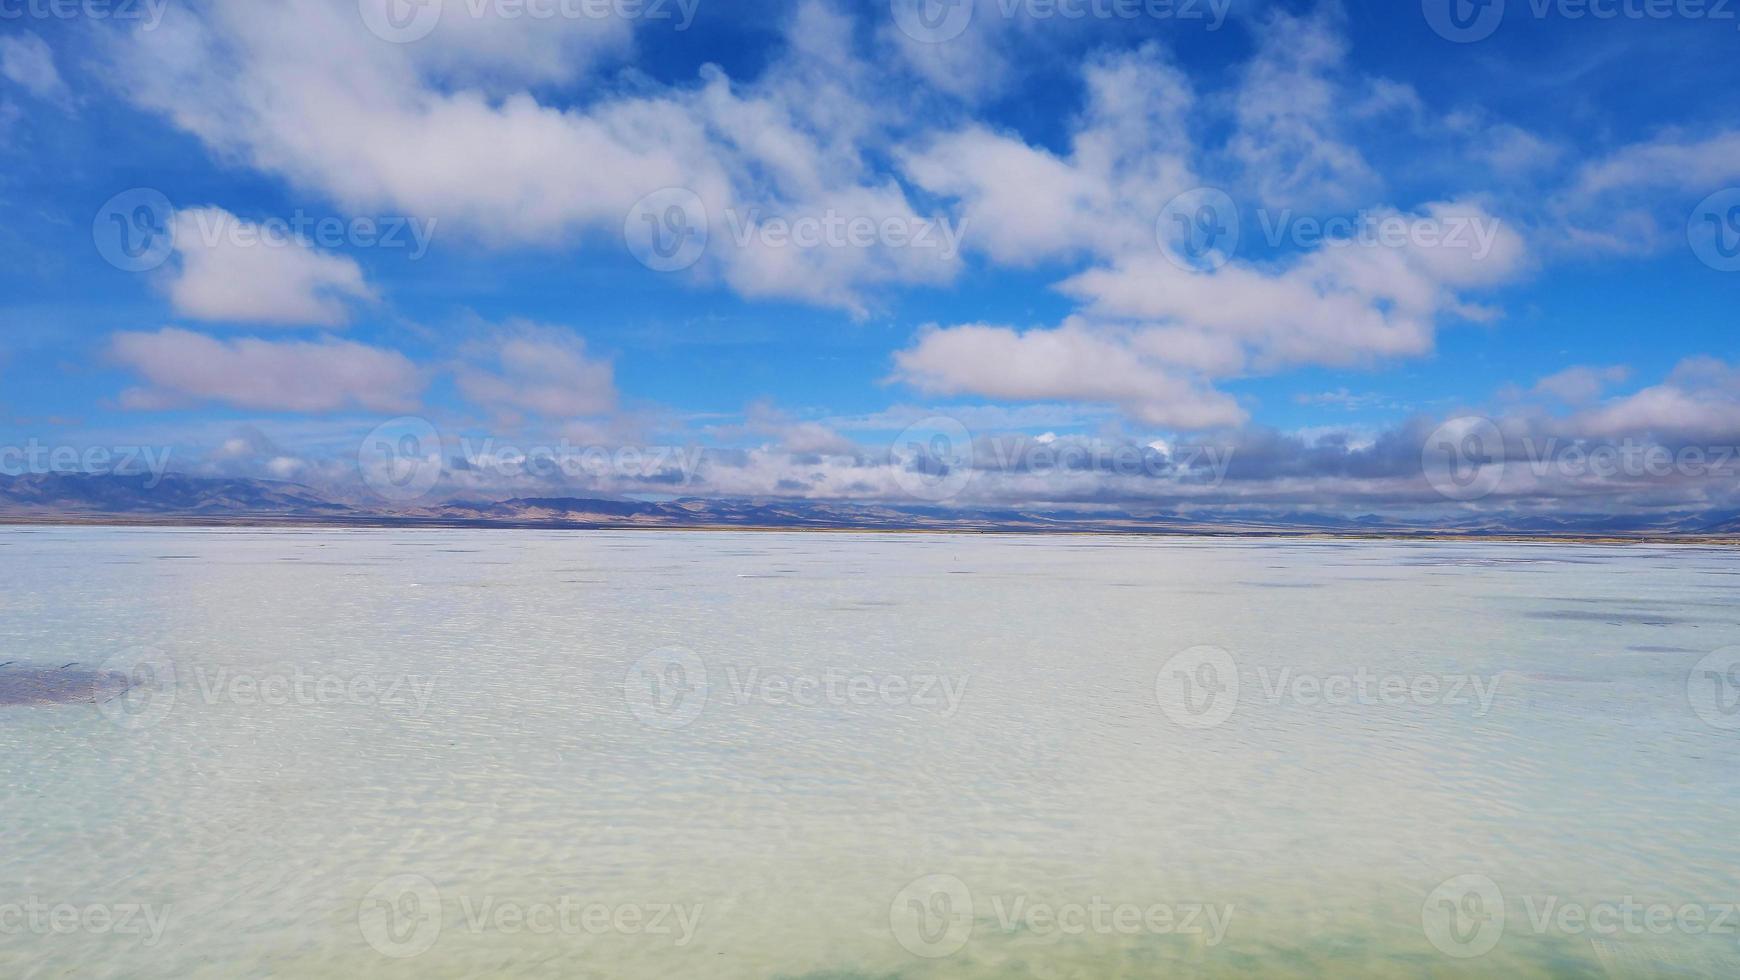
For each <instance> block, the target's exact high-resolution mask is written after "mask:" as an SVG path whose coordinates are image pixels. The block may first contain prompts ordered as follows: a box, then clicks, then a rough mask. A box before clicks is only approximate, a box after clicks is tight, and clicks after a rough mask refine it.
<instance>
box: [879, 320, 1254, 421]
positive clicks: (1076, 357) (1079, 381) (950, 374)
mask: <svg viewBox="0 0 1740 980" xmlns="http://www.w3.org/2000/svg"><path fill="white" fill-rule="evenodd" d="M1141 339H1142V338H1141V336H1140V335H1139V334H1136V333H1133V332H1130V331H1119V330H1094V329H1091V328H1089V327H1086V326H1083V325H1080V324H1066V325H1064V326H1062V327H1059V328H1057V329H1055V330H1028V331H1020V330H1017V329H1014V328H1012V327H1006V326H996V325H991V324H982V323H975V324H963V325H960V326H953V327H934V326H933V327H930V328H927V329H926V330H925V331H923V332H922V333H920V335H919V337H918V340H917V341H916V342H915V343H914V344H913V345H912V346H911V347H909V348H907V349H905V350H903V351H900V352H898V353H896V354H895V356H894V362H895V367H896V377H897V378H898V379H899V380H901V381H904V382H906V383H907V384H910V385H913V386H914V387H916V388H918V389H920V390H922V391H927V392H932V393H936V394H945V395H954V394H973V395H981V396H984V397H986V398H998V399H1012V400H1019V401H1088V402H1104V403H1110V404H1113V405H1116V406H1118V407H1119V408H1121V409H1123V410H1124V411H1126V412H1127V413H1129V415H1130V416H1131V417H1133V418H1136V419H1139V420H1141V421H1142V422H1145V423H1147V424H1150V425H1159V426H1170V427H1173V428H1180V429H1205V428H1213V427H1217V426H1225V425H1234V424H1237V423H1239V422H1241V421H1243V420H1244V417H1245V413H1244V411H1243V410H1242V409H1240V408H1239V406H1238V403H1237V402H1236V401H1234V400H1233V399H1232V398H1231V397H1229V396H1227V395H1225V394H1222V393H1220V392H1216V391H1211V390H1208V389H1206V388H1204V387H1202V386H1200V385H1198V384H1196V383H1194V382H1193V381H1192V380H1191V379H1190V377H1189V376H1188V375H1187V374H1185V373H1184V372H1180V371H1175V370H1172V369H1169V368H1168V367H1167V366H1166V365H1165V364H1164V363H1162V362H1161V361H1160V360H1159V359H1158V358H1156V357H1154V356H1153V354H1152V352H1150V351H1149V350H1147V349H1145V346H1144V345H1143V344H1142V343H1141Z"/></svg>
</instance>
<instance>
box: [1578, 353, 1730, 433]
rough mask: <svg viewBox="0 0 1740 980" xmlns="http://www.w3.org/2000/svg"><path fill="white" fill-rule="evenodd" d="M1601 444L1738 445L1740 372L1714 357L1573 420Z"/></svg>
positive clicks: (1687, 363)
mask: <svg viewBox="0 0 1740 980" xmlns="http://www.w3.org/2000/svg"><path fill="white" fill-rule="evenodd" d="M1571 424H1572V425H1573V426H1574V427H1575V428H1576V430H1577V431H1579V432H1581V433H1583V434H1587V435H1591V436H1597V437H1601V438H1610V439H1612V438H1624V437H1628V436H1629V437H1642V436H1653V437H1655V438H1658V439H1671V440H1686V439H1710V440H1716V441H1720V442H1723V443H1725V444H1727V445H1730V446H1731V445H1733V443H1734V440H1736V439H1740V367H1736V366H1734V365H1730V364H1727V363H1726V362H1723V361H1720V360H1717V359H1716V358H1713V357H1692V358H1687V359H1686V360H1683V361H1681V362H1680V363H1679V364H1678V365H1677V366H1676V367H1675V368H1674V370H1673V373H1672V374H1670V375H1669V376H1668V377H1667V379H1666V380H1665V381H1664V382H1663V383H1661V384H1659V385H1652V386H1650V387H1648V388H1644V389H1642V390H1640V391H1638V392H1635V393H1634V394H1631V395H1627V396H1625V397H1623V398H1617V399H1614V400H1612V401H1609V402H1607V403H1605V404H1603V405H1601V406H1599V407H1597V408H1593V409H1590V410H1588V411H1587V412H1584V413H1583V414H1581V415H1579V416H1576V417H1574V418H1573V420H1572V423H1571Z"/></svg>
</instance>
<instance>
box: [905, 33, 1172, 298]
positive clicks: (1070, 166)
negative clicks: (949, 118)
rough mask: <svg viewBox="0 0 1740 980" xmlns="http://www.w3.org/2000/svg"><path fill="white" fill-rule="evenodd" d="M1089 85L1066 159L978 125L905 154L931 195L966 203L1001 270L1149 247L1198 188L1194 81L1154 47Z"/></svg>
mask: <svg viewBox="0 0 1740 980" xmlns="http://www.w3.org/2000/svg"><path fill="white" fill-rule="evenodd" d="M1083 84H1084V86H1085V88H1086V95H1087V107H1086V109H1085V111H1084V112H1083V114H1082V117H1081V119H1080V120H1079V121H1078V125H1077V127H1076V129H1075V132H1074V134H1073V136H1072V138H1071V143H1070V152H1069V154H1068V155H1067V156H1058V155H1056V154H1053V153H1052V152H1050V151H1048V150H1046V149H1044V148H1040V147H1033V146H1029V145H1028V144H1027V143H1025V142H1023V141H1022V140H1021V139H1020V138H1019V137H1017V136H1015V135H1011V134H1004V133H996V132H992V131H991V130H989V129H986V128H984V127H981V126H976V125H975V126H969V127H967V128H965V129H962V130H959V131H955V132H951V133H946V134H942V135H938V136H935V137H933V138H930V139H929V140H927V141H925V142H923V143H921V144H916V145H914V146H912V147H909V148H908V149H906V150H905V151H904V152H903V154H902V167H903V169H904V170H905V172H906V174H907V176H908V177H910V178H911V179H912V180H913V181H914V182H916V183H917V184H918V185H919V186H920V187H923V188H924V189H925V190H927V191H929V192H931V193H933V194H940V195H944V196H947V197H951V198H955V199H958V200H959V202H960V207H961V211H962V213H963V215H964V217H965V218H966V220H967V221H968V222H969V223H970V225H971V228H972V235H971V237H970V239H969V243H970V245H971V246H972V247H973V248H975V249H977V250H979V251H982V252H984V253H985V254H987V255H989V256H991V257H992V258H994V259H996V260H998V261H1000V262H1009V263H1017V264H1024V263H1030V262H1034V261H1038V260H1041V259H1048V258H1059V257H1069V256H1071V255H1074V254H1077V253H1085V254H1094V255H1106V254H1112V253H1116V252H1119V251H1123V250H1126V249H1129V248H1134V247H1140V246H1141V245H1142V244H1144V243H1147V244H1152V242H1153V241H1154V220H1155V218H1156V217H1157V216H1158V215H1159V214H1160V210H1161V208H1163V207H1164V206H1165V204H1166V202H1167V201H1168V200H1170V199H1171V198H1173V197H1175V196H1176V195H1178V194H1180V193H1182V192H1183V191H1185V190H1187V189H1189V188H1191V187H1193V186H1194V185H1195V184H1196V183H1197V178H1196V177H1195V176H1194V174H1193V173H1192V170H1191V167H1190V160H1189V157H1190V151H1191V144H1190V139H1189V136H1188V134H1187V132H1186V129H1185V120H1186V114H1187V113H1188V111H1189V110H1190V108H1191V106H1192V104H1193V103H1194V100H1195V95H1194V93H1193V91H1192V89H1191V86H1190V82H1189V80H1188V79H1187V78H1185V76H1184V74H1183V73H1182V72H1180V71H1179V70H1178V69H1177V68H1176V67H1175V66H1174V65H1172V64H1171V63H1170V61H1169V60H1168V59H1167V58H1166V57H1165V56H1164V54H1163V52H1162V51H1161V50H1160V49H1159V48H1158V47H1157V46H1155V45H1148V46H1145V47H1143V48H1141V49H1140V50H1138V51H1136V52H1132V53H1128V54H1120V55H1113V56H1108V57H1103V58H1100V59H1097V60H1095V61H1093V62H1090V63H1089V64H1088V65H1087V67H1086V68H1085V69H1084V72H1083Z"/></svg>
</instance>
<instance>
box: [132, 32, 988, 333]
mask: <svg viewBox="0 0 1740 980" xmlns="http://www.w3.org/2000/svg"><path fill="white" fill-rule="evenodd" d="M451 6H453V5H452V4H449V7H451ZM450 13H451V11H449V14H450ZM450 20H452V21H453V22H454V23H456V24H457V23H464V22H465V21H466V18H465V17H464V16H461V17H459V18H452V17H450V16H449V15H447V14H444V16H443V18H442V20H441V25H442V27H441V28H440V30H441V31H445V30H447V29H448V27H447V25H448V23H449V21H450ZM851 27H852V25H851V23H850V21H849V20H848V19H846V18H844V17H842V16H840V15H837V14H835V13H833V12H831V11H829V10H827V9H826V8H824V7H822V6H820V5H819V4H816V3H808V4H804V5H802V6H800V7H799V8H798V10H797V12H796V14H795V16H794V18H793V21H792V24H791V26H790V29H789V31H788V34H787V44H786V50H785V52H784V56H783V57H781V58H776V59H775V60H774V62H773V63H772V65H771V66H770V67H769V68H768V69H767V70H766V72H765V73H764V74H763V75H762V76H761V77H760V78H758V79H756V80H755V81H753V82H751V83H748V84H742V83H736V82H734V81H733V80H731V79H729V78H727V77H726V76H725V75H724V73H723V72H722V71H720V70H718V69H716V68H712V67H709V68H706V69H704V70H703V72H702V79H701V82H700V84H699V85H698V86H694V87H686V88H660V87H656V86H650V85H648V86H643V87H642V88H641V89H640V90H639V92H640V93H642V94H634V95H616V94H612V93H611V92H609V91H608V90H606V91H603V92H602V93H600V94H598V95H597V97H596V98H595V99H594V100H593V101H591V102H590V103H589V104H587V105H584V106H576V107H571V108H558V107H556V106H554V105H551V104H546V103H544V102H541V101H540V100H539V99H538V98H537V97H536V96H534V95H533V94H531V93H530V92H528V91H525V90H521V89H515V88H514V87H513V86H512V85H511V84H509V83H512V82H515V81H535V80H537V79H539V78H545V77H547V76H548V75H549V72H548V71H545V70H543V69H539V68H536V67H535V66H534V68H532V69H530V70H529V72H516V71H514V70H512V69H511V68H509V67H507V64H506V63H507V62H508V61H509V60H511V57H512V56H514V55H515V54H516V53H517V49H516V48H515V47H514V46H513V45H514V44H515V43H517V40H512V39H509V38H508V35H504V34H500V33H499V32H501V31H504V30H507V29H505V28H499V27H482V26H475V27H466V28H464V29H463V30H464V31H465V33H462V34H455V35H454V36H453V37H452V38H450V39H449V41H448V42H442V43H439V44H437V45H436V46H435V47H433V48H426V47H425V45H424V44H423V43H422V42H419V43H416V44H403V45H391V44H386V43H384V42H382V41H380V40H379V39H378V38H376V37H374V36H373V35H371V34H369V32H368V31H366V30H364V29H363V27H362V25H361V23H360V21H359V19H358V17H357V9H356V4H355V3H354V2H348V0H285V2H282V3H272V4H259V3H254V2H251V0H249V2H242V0H219V2H214V3H212V4H209V5H207V6H205V7H202V8H199V9H198V10H193V9H184V8H180V7H177V8H174V9H172V10H171V11H170V12H169V13H168V15H167V16H166V17H165V20H164V23H163V24H162V25H161V26H160V27H159V28H158V29H157V30H154V31H151V32H148V33H139V34H135V35H133V36H132V37H131V38H130V39H129V40H128V42H127V43H126V44H124V45H116V46H115V48H114V59H115V62H116V64H117V67H118V69H119V71H120V73H121V76H122V79H123V81H124V83H125V85H126V91H127V94H128V95H129V97H131V98H133V99H134V100H135V101H137V102H138V103H140V104H141V105H143V106H146V107H148V108H151V109H154V110H157V111H159V112H162V113H163V114H164V115H166V116H168V117H169V118H170V119H171V120H173V121H174V123H175V124H176V125H178V126H180V127H181V128H183V129H185V130H187V131H189V132H192V133H194V134H196V135H197V136H198V137H199V138H200V139H202V140H203V141H205V142H206V143H207V144H208V145H209V146H210V147H211V148H212V149H213V150H215V151H217V152H219V153H222V154H224V155H226V156H232V157H236V158H239V159H242V160H245V161H247V162H248V163H250V164H252V165H253V166H255V167H257V168H259V169H262V170H265V171H268V172H271V173H276V174H281V175H283V176H285V177H287V178H288V179H290V180H291V181H293V182H294V183H295V184H297V185H298V186H300V187H303V188H307V189H310V190H313V191H315V192H318V193H322V194H326V195H328V196H330V197H332V198H333V199H335V200H336V201H337V202H338V203H339V204H340V205H341V206H343V207H345V208H347V209H349V210H351V211H352V212H353V213H366V212H370V211H377V212H378V211H382V210H392V211H398V212H402V213H405V214H410V215H416V216H419V217H423V218H436V219H438V220H439V221H440V223H441V224H442V226H443V227H451V228H454V229H455V230H457V231H462V232H464V233H468V234H470V235H473V236H475V237H477V238H479V239H481V240H482V241H484V242H485V243H488V244H493V245H516V244H522V243H529V244H536V245H562V244H567V243H569V242H571V241H572V240H574V239H576V238H579V237H584V236H588V235H591V236H596V237H600V238H602V239H603V240H605V241H609V242H611V243H612V244H613V247H618V248H620V247H621V245H620V241H621V236H622V233H623V224H624V220H625V219H626V218H627V217H628V215H629V213H630V210H631V208H632V207H633V205H634V204H635V202H636V201H637V200H639V199H640V198H642V197H643V196H645V195H647V194H649V193H651V192H653V191H655V190H659V189H661V188H666V187H686V188H688V189H690V190H692V191H693V192H695V194H697V195H698V196H699V197H700V199H701V201H702V202H703V203H704V205H705V206H706V208H707V211H708V216H709V218H710V220H711V226H712V231H713V234H712V236H711V241H710V243H709V246H708V251H707V255H706V258H705V260H704V262H703V264H702V266H701V267H700V269H701V272H702V274H703V275H714V276H718V277H721V278H723V279H724V280H725V281H726V282H727V283H728V284H730V285H731V286H732V287H733V288H735V289H737V290H739V291H740V292H742V293H743V294H745V295H749V296H757V297H783V298H796V299H799V300H803V301H806V302H810V303H815V304H819V305H825V306H834V307H840V308H844V309H848V310H851V311H853V312H860V313H861V312H864V311H865V310H866V293H865V287H867V286H874V285H878V284H883V283H902V282H920V283H940V282H946V281H948V280H949V279H950V278H952V277H953V275H954V274H955V272H956V270H957V268H958V265H959V260H958V257H956V256H952V255H942V254H940V253H939V252H937V251H936V250H926V249H916V248H894V247H884V246H882V245H877V246H874V247H829V246H824V247H814V248H799V247H783V248H767V247H763V246H762V245H761V244H760V242H759V240H758V239H752V240H751V242H750V243H749V244H747V245H744V246H739V245H738V244H737V243H736V242H735V241H734V240H733V236H732V235H731V234H730V232H729V229H728V228H727V224H726V214H727V212H728V211H730V212H732V213H735V214H737V215H739V216H749V215H751V214H752V213H758V214H759V216H760V217H762V218H766V217H773V216H778V217H784V218H787V219H792V218H797V217H806V216H809V217H818V218H819V217H822V216H824V215H826V214H828V213H830V212H831V213H837V214H840V215H844V216H847V217H858V216H862V217H866V218H870V219H872V220H874V221H878V222H880V221H882V220H884V219H892V220H896V221H901V222H905V223H907V224H913V223H916V222H917V221H919V219H920V218H921V217H922V216H921V215H919V214H917V213H916V212H915V211H914V209H913V208H912V206H911V205H910V203H909V202H908V201H907V200H906V199H905V196H904V194H903V193H902V191H901V189H900V187H899V185H898V184H897V183H895V182H894V181H892V180H889V179H887V178H885V177H881V176H878V175H877V174H876V173H875V172H874V168H873V167H872V166H871V164H870V162H869V160H868V152H869V151H868V148H867V144H868V141H869V140H870V138H871V137H872V136H876V135H878V134H880V132H881V127H882V126H883V125H884V122H885V118H884V113H883V111H882V110H880V109H878V108H877V100H876V97H875V96H876V92H877V89H876V88H875V86H874V83H873V82H872V80H871V79H870V78H869V77H868V74H867V69H866V68H865V67H864V65H863V63H862V62H861V61H860V60H859V59H858V58H857V57H856V54H855V52H854V51H853V48H852V37H851ZM456 30H457V28H456ZM440 36H442V35H440V33H439V32H438V33H437V35H432V36H431V38H429V39H425V40H434V39H435V38H436V37H440ZM518 36H519V35H518V34H517V33H514V34H512V38H513V39H517V38H518ZM417 52H423V53H417ZM444 59H458V61H459V62H462V63H463V65H464V66H465V67H467V68H475V69H477V70H476V71H475V72H474V71H447V70H443V68H442V66H444V65H446V64H447V61H446V60H444ZM535 62H536V59H534V64H535ZM486 70H487V71H486ZM484 77H487V78H489V79H490V84H489V85H484V84H483V83H482V82H480V81H477V80H478V79H479V78H484Z"/></svg>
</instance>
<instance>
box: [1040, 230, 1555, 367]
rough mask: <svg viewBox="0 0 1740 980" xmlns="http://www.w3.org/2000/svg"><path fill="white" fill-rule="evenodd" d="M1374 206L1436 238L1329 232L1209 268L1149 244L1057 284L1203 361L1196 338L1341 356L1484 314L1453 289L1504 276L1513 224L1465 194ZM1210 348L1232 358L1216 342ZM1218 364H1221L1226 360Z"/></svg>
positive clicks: (1407, 348)
mask: <svg viewBox="0 0 1740 980" xmlns="http://www.w3.org/2000/svg"><path fill="white" fill-rule="evenodd" d="M1376 217H1377V218H1378V219H1379V220H1382V219H1383V218H1386V217H1388V218H1404V217H1406V218H1410V219H1412V220H1410V221H1408V222H1406V224H1407V225H1409V226H1410V227H1420V228H1424V229H1433V230H1434V231H1433V234H1434V235H1435V236H1437V238H1428V237H1425V236H1423V235H1421V236H1415V235H1414V234H1412V233H1410V235H1409V236H1408V238H1407V239H1406V240H1403V241H1401V242H1400V243H1399V244H1394V245H1392V244H1384V243H1382V242H1381V241H1374V242H1370V243H1367V242H1359V241H1348V242H1342V243H1339V244H1326V245H1323V246H1321V247H1319V248H1318V249H1317V250H1315V251H1312V252H1308V253H1305V254H1304V255H1303V256H1301V257H1299V258H1297V259H1295V260H1293V261H1292V262H1291V263H1290V264H1287V265H1283V266H1280V267H1268V266H1258V265H1254V264H1246V263H1242V262H1233V263H1231V264H1228V265H1226V266H1223V267H1221V268H1219V269H1217V270H1214V271H1213V272H1200V271H1195V270H1191V269H1186V268H1183V267H1180V266H1179V265H1176V264H1174V263H1173V262H1172V261H1171V260H1170V259H1168V258H1167V257H1166V256H1164V255H1162V254H1160V253H1159V252H1158V250H1155V251H1151V252H1149V253H1147V254H1142V253H1133V254H1131V255H1128V256H1125V257H1122V258H1120V259H1118V260H1117V261H1115V262H1113V263H1112V265H1111V266H1109V267H1102V268H1096V269H1090V270H1088V271H1086V272H1083V273H1081V274H1079V275H1076V276H1074V277H1073V278H1071V279H1069V280H1068V281H1066V282H1064V283H1063V285H1062V289H1063V290H1064V291H1065V292H1066V293H1068V294H1070V295H1072V296H1075V297H1077V298H1079V299H1081V300H1082V301H1083V302H1084V303H1086V304H1087V305H1086V315H1088V316H1091V317H1094V318H1098V319H1114V320H1123V321H1134V322H1137V323H1142V324H1158V325H1162V326H1167V327H1172V328H1175V332H1174V333H1171V334H1167V335H1164V337H1163V338H1161V337H1157V338H1155V340H1156V343H1155V348H1156V349H1155V353H1156V354H1157V355H1159V356H1160V357H1162V358H1163V359H1166V360H1172V358H1171V357H1169V356H1168V354H1167V351H1168V350H1169V349H1170V348H1171V347H1172V345H1173V344H1176V343H1179V342H1181V341H1188V342H1187V343H1185V344H1184V348H1185V349H1184V351H1183V352H1182V354H1181V355H1180V356H1179V357H1178V358H1177V360H1176V361H1175V363H1179V364H1183V365H1189V366H1192V367H1197V368H1208V367H1210V361H1209V360H1208V359H1205V355H1204V352H1203V350H1201V349H1200V348H1201V347H1202V345H1203V344H1209V343H1214V344H1220V345H1225V344H1229V343H1230V344H1236V345H1237V346H1238V347H1239V348H1240V349H1243V350H1244V351H1246V352H1247V355H1248V357H1249V359H1250V363H1251V364H1252V365H1253V366H1255V367H1258V368H1261V369H1275V368H1279V367H1283V366H1289V365H1297V364H1331V365H1349V364H1361V363H1366V362H1369V361H1371V360H1372V359H1373V358H1381V357H1399V356H1410V355H1419V354H1424V353H1427V352H1428V351H1430V350H1431V349H1432V341H1433V336H1434V333H1435V329H1436V325H1437V320H1438V318H1439V317H1441V316H1444V315H1461V316H1466V317H1471V318H1483V317H1485V316H1487V315H1488V314H1489V311H1486V310H1484V309H1482V308H1480V307H1478V306H1475V305H1473V304H1471V303H1469V302H1467V301H1465V300H1463V299H1462V298H1461V297H1460V295H1459V294H1460V292H1461V291H1462V290H1466V289H1476V288H1481V287H1488V286H1493V285H1497V284H1499V283H1502V282H1504V281H1506V280H1508V279H1510V278H1511V277H1513V276H1515V275H1516V274H1517V273H1518V272H1519V271H1520V270H1521V269H1522V267H1523V265H1524V262H1525V259H1526V256H1525V252H1524V247H1523V243H1522V238H1521V236H1520V235H1518V234H1517V233H1516V232H1515V231H1514V230H1512V229H1510V228H1508V227H1506V226H1505V225H1503V224H1502V223H1501V222H1499V221H1498V219H1496V218H1494V217H1493V216H1492V215H1489V214H1486V213H1485V212H1483V211H1481V210H1480V209H1479V208H1477V207H1474V206H1472V205H1467V204H1460V203H1442V204H1432V205H1428V206H1427V207H1425V208H1424V209H1423V213H1422V214H1420V215H1414V216H1401V215H1395V214H1385V215H1377V216H1376ZM1419 219H1423V223H1420V221H1419ZM1457 229H1459V230H1457ZM1452 234H1454V235H1455V237H1454V239H1452V237H1451V236H1452ZM1177 329H1181V330H1182V331H1183V332H1182V333H1179V332H1176V330H1177ZM1209 352H1210V353H1211V354H1214V355H1216V356H1219V357H1221V358H1224V359H1226V360H1230V355H1228V354H1227V352H1226V351H1225V349H1224V348H1223V347H1211V348H1209ZM1218 367H1220V368H1221V369H1220V370H1218V371H1216V373H1218V374H1228V373H1231V372H1232V370H1233V365H1232V364H1230V363H1222V364H1220V365H1218Z"/></svg>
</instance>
